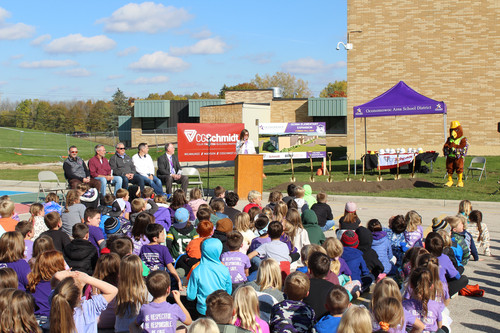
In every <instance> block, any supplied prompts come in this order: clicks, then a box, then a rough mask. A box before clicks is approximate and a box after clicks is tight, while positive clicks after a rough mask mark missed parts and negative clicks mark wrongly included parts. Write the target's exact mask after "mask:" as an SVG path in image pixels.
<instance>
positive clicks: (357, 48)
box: [347, 0, 500, 158]
mask: <svg viewBox="0 0 500 333" xmlns="http://www.w3.org/2000/svg"><path fill="white" fill-rule="evenodd" d="M499 17H500V2H499V1H498V0H485V1H473V0H465V1H451V0H440V1H430V0H422V1H411V0H389V1H383V2H380V1H378V2H377V1H369V2H366V1H362V0H348V3H347V22H348V25H347V31H348V33H349V32H350V34H349V38H350V42H351V43H352V44H353V46H354V47H353V49H352V50H349V51H347V52H348V55H347V81H348V93H347V95H348V96H349V98H348V105H347V113H348V117H347V119H348V121H347V130H348V135H347V141H348V142H347V144H348V151H349V152H350V153H351V156H353V150H354V119H353V117H352V109H353V106H356V105H359V104H363V103H366V102H368V101H370V100H371V99H373V98H374V97H377V96H378V95H380V94H382V93H384V92H385V91H386V90H387V89H389V88H391V87H392V86H394V85H395V84H396V83H398V82H399V81H404V82H405V83H406V84H408V85H409V86H410V87H411V88H413V89H415V90H416V91H418V92H419V93H421V94H423V95H425V96H427V97H430V98H432V99H435V100H438V101H444V102H445V103H446V105H447V109H448V115H447V121H446V132H447V131H448V128H449V125H450V123H451V121H452V120H458V121H460V123H461V124H462V126H463V128H464V132H465V135H466V136H467V137H468V139H469V143H470V149H469V154H470V155H499V154H500V133H498V132H497V123H498V122H499V121H500V116H497V113H499V112H500V95H499V94H500V93H499V92H500V81H499V80H498V78H499V77H500V24H499V23H498V22H499ZM357 30H361V31H362V32H361V33H358V32H351V31H357ZM364 121H365V120H364V119H359V118H358V119H356V120H355V122H356V141H357V145H356V146H357V149H356V150H357V151H356V154H357V157H358V158H359V156H360V155H361V154H362V153H363V152H364V149H365V147H364V145H365V141H364V137H365V131H364ZM443 131H444V125H443V116H442V115H441V116H440V115H415V116H402V117H379V118H368V119H367V133H366V134H367V146H368V150H375V149H380V148H386V147H390V148H397V147H405V148H408V147H417V148H418V147H422V148H424V149H425V150H436V151H439V152H441V149H442V146H443V144H444V140H445V139H444V134H443Z"/></svg>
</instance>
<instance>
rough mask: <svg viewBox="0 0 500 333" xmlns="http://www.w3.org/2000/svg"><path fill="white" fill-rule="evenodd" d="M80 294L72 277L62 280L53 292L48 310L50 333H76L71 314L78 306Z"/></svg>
mask: <svg viewBox="0 0 500 333" xmlns="http://www.w3.org/2000/svg"><path fill="white" fill-rule="evenodd" d="M80 296H81V292H80V289H79V287H78V286H77V285H76V284H75V280H74V279H73V278H72V277H67V278H65V279H64V280H62V281H61V282H60V283H59V284H58V285H57V287H56V289H55V290H54V296H53V297H52V304H51V309H50V332H51V333H73V332H75V331H76V327H75V321H74V319H73V312H74V309H75V307H77V306H78V304H79V300H80Z"/></svg>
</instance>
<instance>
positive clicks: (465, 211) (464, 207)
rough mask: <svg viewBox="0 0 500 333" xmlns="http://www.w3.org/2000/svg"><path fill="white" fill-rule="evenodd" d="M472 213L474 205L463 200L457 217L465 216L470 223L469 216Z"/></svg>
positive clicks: (459, 205)
mask: <svg viewBox="0 0 500 333" xmlns="http://www.w3.org/2000/svg"><path fill="white" fill-rule="evenodd" d="M471 211H472V203H471V202H470V201H469V200H462V201H460V203H459V204H458V213H457V215H463V216H465V218H466V219H467V222H468V221H469V214H470V212H471Z"/></svg>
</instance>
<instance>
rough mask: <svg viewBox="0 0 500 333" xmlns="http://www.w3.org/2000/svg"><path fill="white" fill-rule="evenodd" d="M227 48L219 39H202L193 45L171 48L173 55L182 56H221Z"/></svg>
mask: <svg viewBox="0 0 500 333" xmlns="http://www.w3.org/2000/svg"><path fill="white" fill-rule="evenodd" d="M228 48H229V47H228V46H227V44H226V43H224V42H223V41H222V40H221V39H220V38H219V37H214V38H206V39H202V40H200V41H199V42H197V43H196V44H194V45H191V46H185V47H172V48H171V49H170V52H171V53H172V54H173V55H183V54H221V53H224V52H226V50H227V49H228Z"/></svg>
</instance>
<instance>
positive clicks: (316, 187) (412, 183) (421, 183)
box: [269, 178, 436, 193]
mask: <svg viewBox="0 0 500 333" xmlns="http://www.w3.org/2000/svg"><path fill="white" fill-rule="evenodd" d="M288 184H290V183H283V184H280V185H278V186H275V187H273V188H272V189H270V190H269V191H270V192H271V191H281V192H285V193H286V187H287V186H288ZM304 184H309V185H311V187H312V188H313V191H314V192H319V191H324V192H335V193H351V192H384V191H392V190H400V189H408V188H414V187H427V188H432V187H436V186H435V185H434V184H433V183H431V182H429V181H427V180H425V179H419V178H413V179H408V178H406V179H398V180H394V179H391V180H383V181H381V182H376V181H375V182H373V181H372V182H362V181H359V180H355V181H350V182H346V181H343V182H342V181H340V182H331V183H329V182H314V183H311V182H296V183H295V185H299V186H303V185H304Z"/></svg>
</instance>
